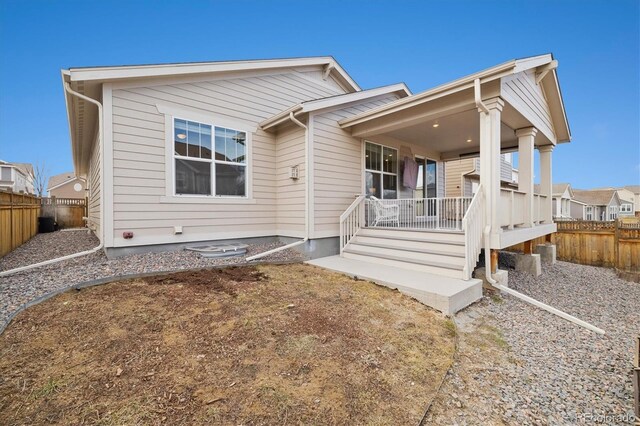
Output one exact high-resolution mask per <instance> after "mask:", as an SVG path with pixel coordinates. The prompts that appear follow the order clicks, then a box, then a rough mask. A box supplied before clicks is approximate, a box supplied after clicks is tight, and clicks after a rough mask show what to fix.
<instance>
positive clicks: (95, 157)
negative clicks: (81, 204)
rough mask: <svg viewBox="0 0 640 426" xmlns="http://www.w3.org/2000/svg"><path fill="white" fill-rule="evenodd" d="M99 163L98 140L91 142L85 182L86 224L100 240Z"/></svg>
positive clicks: (99, 148) (99, 149) (99, 150)
mask: <svg viewBox="0 0 640 426" xmlns="http://www.w3.org/2000/svg"><path fill="white" fill-rule="evenodd" d="M96 139H97V138H96ZM100 165H101V147H100V143H99V141H98V140H96V141H95V142H94V144H93V151H92V152H91V162H90V163H89V174H88V176H87V183H88V185H89V193H88V201H89V204H88V206H87V215H88V219H89V220H88V226H89V228H91V229H93V231H94V232H95V233H96V235H97V236H98V238H100V241H102V229H101V228H100V215H101V214H102V206H101V193H100V191H101V188H100V177H101V176H100Z"/></svg>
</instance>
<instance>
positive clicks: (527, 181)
mask: <svg viewBox="0 0 640 426" xmlns="http://www.w3.org/2000/svg"><path fill="white" fill-rule="evenodd" d="M536 133H538V129H536V128H535V127H526V128H524V129H518V130H516V136H517V137H518V191H520V192H524V193H525V196H524V224H525V226H529V227H531V226H533V147H534V145H535V139H536Z"/></svg>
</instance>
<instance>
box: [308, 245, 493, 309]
mask: <svg viewBox="0 0 640 426" xmlns="http://www.w3.org/2000/svg"><path fill="white" fill-rule="evenodd" d="M307 263H308V264H310V265H315V266H319V267H321V268H325V269H329V270H331V271H335V272H341V273H343V274H346V275H349V276H352V277H358V278H360V279H364V280H370V281H373V282H375V283H376V284H380V285H384V286H387V287H390V288H394V289H398V291H400V292H401V293H404V294H406V295H408V296H411V297H413V298H414V299H417V300H418V301H420V302H422V303H424V304H425V305H427V306H430V307H432V308H434V309H437V310H438V311H440V312H442V313H444V314H446V315H453V314H455V313H456V312H458V311H459V310H461V309H463V308H465V307H467V306H469V305H470V304H472V303H473V302H475V301H477V300H479V299H480V298H481V297H482V281H480V280H477V279H471V280H469V281H464V280H459V279H455V278H448V277H442V276H440V275H433V274H429V273H426V272H419V271H411V270H408V269H402V268H397V267H394V266H387V265H380V264H377V263H372V262H365V261H362V260H355V259H347V258H344V257H341V256H328V257H323V258H320V259H315V260H310V261H307Z"/></svg>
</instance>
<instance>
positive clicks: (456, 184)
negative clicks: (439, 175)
mask: <svg viewBox="0 0 640 426" xmlns="http://www.w3.org/2000/svg"><path fill="white" fill-rule="evenodd" d="M474 163H475V159H474V158H464V159H461V160H452V161H447V162H446V167H445V171H446V172H445V173H446V175H445V184H446V186H445V196H446V197H462V196H463V195H464V193H463V185H464V183H463V179H462V175H463V174H465V173H467V172H470V171H472V170H473V169H474Z"/></svg>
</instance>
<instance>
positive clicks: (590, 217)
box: [586, 206, 593, 220]
mask: <svg viewBox="0 0 640 426" xmlns="http://www.w3.org/2000/svg"><path fill="white" fill-rule="evenodd" d="M586 216H587V217H586V220H593V206H587V215H586Z"/></svg>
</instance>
